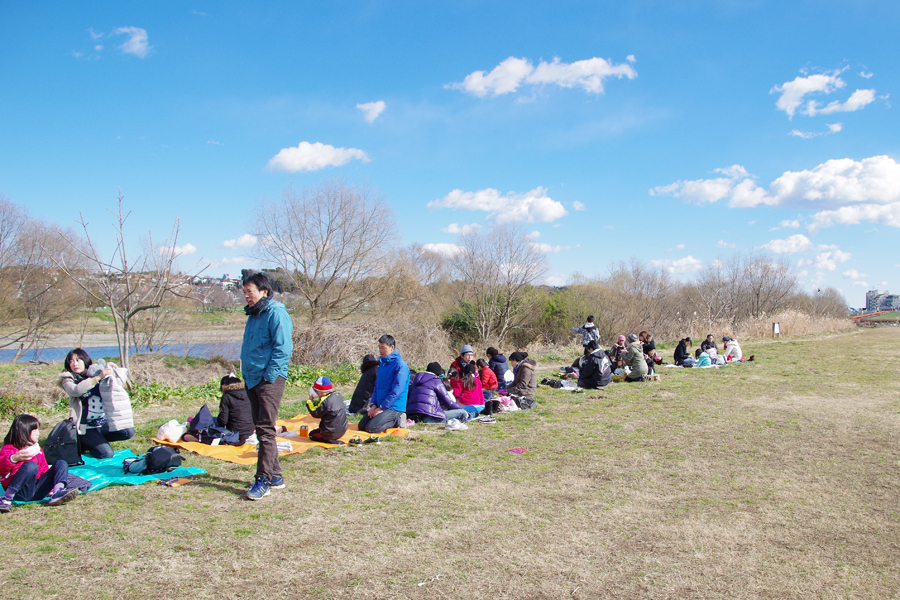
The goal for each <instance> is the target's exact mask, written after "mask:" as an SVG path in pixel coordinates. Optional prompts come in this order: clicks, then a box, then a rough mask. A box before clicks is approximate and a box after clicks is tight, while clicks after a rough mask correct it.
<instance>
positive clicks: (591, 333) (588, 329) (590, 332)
mask: <svg viewBox="0 0 900 600" xmlns="http://www.w3.org/2000/svg"><path fill="white" fill-rule="evenodd" d="M572 333H580V334H581V345H582V346H587V345H588V344H590V343H591V342H593V341H598V340H599V339H600V331H599V330H598V329H597V326H596V325H591V324H590V323H585V324H584V325H583V326H581V327H573V328H572Z"/></svg>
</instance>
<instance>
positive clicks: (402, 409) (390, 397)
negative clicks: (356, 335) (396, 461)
mask: <svg viewBox="0 0 900 600" xmlns="http://www.w3.org/2000/svg"><path fill="white" fill-rule="evenodd" d="M396 347H397V342H396V341H395V340H394V336H392V335H383V336H381V337H380V338H378V354H379V355H380V356H381V359H380V363H381V364H379V365H378V374H377V375H376V376H375V390H374V391H373V392H372V398H371V399H370V400H369V402H370V403H371V405H372V407H371V408H370V409H369V412H367V413H366V414H365V416H363V418H362V419H360V421H359V425H358V427H359V430H360V431H367V432H369V433H382V432H384V431H387V430H388V429H390V428H391V427H405V426H406V397H407V395H408V394H409V367H408V366H407V364H406V363H405V362H404V361H403V358H401V357H400V353H399V352H397V350H396Z"/></svg>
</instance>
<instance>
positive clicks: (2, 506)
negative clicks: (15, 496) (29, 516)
mask: <svg viewBox="0 0 900 600" xmlns="http://www.w3.org/2000/svg"><path fill="white" fill-rule="evenodd" d="M11 510H12V498H10V497H8V496H3V497H2V498H0V513H8V512H9V511H11Z"/></svg>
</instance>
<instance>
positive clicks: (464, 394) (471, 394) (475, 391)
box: [450, 377, 484, 408]
mask: <svg viewBox="0 0 900 600" xmlns="http://www.w3.org/2000/svg"><path fill="white" fill-rule="evenodd" d="M450 387H452V388H453V395H454V396H456V399H457V400H458V401H459V403H460V404H463V405H465V406H482V405H484V392H482V391H481V380H480V379H478V378H477V377H475V387H473V388H472V389H471V390H465V389H463V382H462V379H460V378H457V379H451V380H450ZM460 408H461V407H460Z"/></svg>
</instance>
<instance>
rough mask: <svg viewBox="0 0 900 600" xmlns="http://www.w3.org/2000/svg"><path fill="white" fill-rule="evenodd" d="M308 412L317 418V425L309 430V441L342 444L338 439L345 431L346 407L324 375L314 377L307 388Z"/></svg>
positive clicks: (340, 396)
mask: <svg viewBox="0 0 900 600" xmlns="http://www.w3.org/2000/svg"><path fill="white" fill-rule="evenodd" d="M306 408H308V409H309V414H310V415H312V416H313V417H315V418H316V419H319V426H318V427H316V428H315V429H313V430H312V431H310V432H309V440H310V441H311V442H321V443H323V444H343V443H344V442H342V441H341V440H340V438H341V437H343V435H344V434H345V433H347V427H349V425H348V424H347V409H346V407H345V406H344V397H343V396H342V395H341V394H340V393H339V392H336V391H334V386H332V385H331V380H330V379H328V378H327V377H325V376H324V375H323V376H321V377H319V378H318V379H316V381H315V383H313V384H312V387H311V388H309V400H307V401H306Z"/></svg>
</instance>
